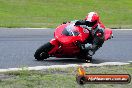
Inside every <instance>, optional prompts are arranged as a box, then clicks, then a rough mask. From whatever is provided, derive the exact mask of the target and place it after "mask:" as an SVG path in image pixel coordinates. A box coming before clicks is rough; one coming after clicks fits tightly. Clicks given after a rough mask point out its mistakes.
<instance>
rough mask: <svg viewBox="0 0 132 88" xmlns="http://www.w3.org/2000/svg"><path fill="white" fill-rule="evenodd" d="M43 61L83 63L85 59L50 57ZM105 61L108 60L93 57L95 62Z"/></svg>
mask: <svg viewBox="0 0 132 88" xmlns="http://www.w3.org/2000/svg"><path fill="white" fill-rule="evenodd" d="M43 62H47V63H52V64H54V63H55V64H64V65H65V64H83V63H85V61H83V60H80V59H76V58H63V59H62V58H48V59H46V60H44V61H43ZM103 62H108V60H107V61H106V60H105V59H104V60H103V59H99V58H93V60H92V62H91V63H93V64H100V63H103Z"/></svg>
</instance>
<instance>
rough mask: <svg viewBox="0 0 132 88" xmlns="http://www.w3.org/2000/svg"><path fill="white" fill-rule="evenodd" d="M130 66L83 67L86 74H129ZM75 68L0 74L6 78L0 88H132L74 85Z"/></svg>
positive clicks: (127, 86)
mask: <svg viewBox="0 0 132 88" xmlns="http://www.w3.org/2000/svg"><path fill="white" fill-rule="evenodd" d="M131 67H132V64H129V65H124V66H101V67H85V70H86V72H87V73H88V74H130V75H131V76H132V68H131ZM76 70H77V68H64V69H61V68H55V69H47V70H43V71H28V70H23V71H16V72H6V73H0V74H4V75H5V76H7V75H8V76H10V77H8V78H3V79H0V88H99V87H100V88H106V87H107V88H132V82H131V83H129V84H85V85H83V86H81V85H79V84H77V83H76V78H75V77H76V73H77V72H76Z"/></svg>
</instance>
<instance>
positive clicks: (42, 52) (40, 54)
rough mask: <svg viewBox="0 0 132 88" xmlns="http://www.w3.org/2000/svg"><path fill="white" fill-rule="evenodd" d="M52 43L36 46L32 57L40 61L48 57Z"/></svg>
mask: <svg viewBox="0 0 132 88" xmlns="http://www.w3.org/2000/svg"><path fill="white" fill-rule="evenodd" d="M52 47H53V46H52V45H51V44H50V42H48V43H46V44H44V45H42V46H41V47H40V48H38V49H37V50H36V52H35V54H34V57H35V59H36V60H38V61H42V60H44V59H47V58H48V57H49V54H48V52H49V51H50V50H51V49H52Z"/></svg>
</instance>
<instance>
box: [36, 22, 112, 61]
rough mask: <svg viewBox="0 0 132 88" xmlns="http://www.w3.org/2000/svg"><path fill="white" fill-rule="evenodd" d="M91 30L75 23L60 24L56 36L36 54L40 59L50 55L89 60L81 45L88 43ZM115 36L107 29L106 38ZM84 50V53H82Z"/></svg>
mask: <svg viewBox="0 0 132 88" xmlns="http://www.w3.org/2000/svg"><path fill="white" fill-rule="evenodd" d="M89 35H90V33H89V30H88V29H85V28H82V27H80V26H75V25H74V23H66V24H61V25H60V26H58V27H57V28H56V30H55V32H54V38H53V39H52V40H51V41H50V42H48V43H46V44H44V45H42V46H41V47H40V48H38V49H37V50H36V52H35V54H34V57H35V59H37V60H38V61H41V60H44V59H47V58H49V57H57V58H63V57H66V58H73V57H77V58H81V59H82V60H85V61H88V60H90V61H91V59H90V58H89V57H87V55H86V53H84V52H83V51H82V50H81V49H80V47H82V46H83V48H85V46H84V44H86V43H87V42H86V39H88V38H89ZM111 37H113V34H112V30H111V29H109V28H106V29H105V40H108V39H110V38H111ZM82 52H83V53H82Z"/></svg>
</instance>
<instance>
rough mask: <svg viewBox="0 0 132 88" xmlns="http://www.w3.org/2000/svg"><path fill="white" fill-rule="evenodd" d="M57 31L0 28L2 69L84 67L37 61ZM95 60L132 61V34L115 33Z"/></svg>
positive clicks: (64, 61) (68, 61)
mask: <svg viewBox="0 0 132 88" xmlns="http://www.w3.org/2000/svg"><path fill="white" fill-rule="evenodd" d="M53 31H54V29H43V30H42V29H37V30H35V29H26V28H25V29H22V28H20V29H17V28H16V29H13V28H12V29H8V28H0V69H6V68H15V67H17V68H18V67H28V66H30V67H31V66H50V65H63V64H64V65H65V64H81V63H84V62H82V61H80V60H77V59H75V58H53V57H52V58H49V59H47V60H45V61H36V60H35V59H34V52H35V51H36V49H37V48H38V47H39V46H41V45H43V44H44V43H46V42H48V41H49V40H50V39H52V38H53ZM113 34H114V38H113V39H111V40H109V41H106V42H105V43H104V45H103V47H102V48H100V49H99V50H98V51H97V52H96V54H95V55H94V57H93V63H96V64H98V63H102V62H128V61H132V30H114V31H113Z"/></svg>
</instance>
